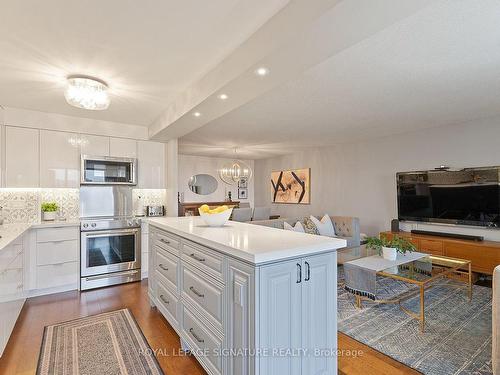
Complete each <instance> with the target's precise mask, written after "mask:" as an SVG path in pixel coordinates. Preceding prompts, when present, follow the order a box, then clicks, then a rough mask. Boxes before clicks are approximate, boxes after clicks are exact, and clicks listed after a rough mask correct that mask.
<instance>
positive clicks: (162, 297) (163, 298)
mask: <svg viewBox="0 0 500 375" xmlns="http://www.w3.org/2000/svg"><path fill="white" fill-rule="evenodd" d="M160 299H161V300H162V301H163V302H165V303H166V304H167V305H168V304H170V301H169V300H167V299H165V297H164V296H163V294H162V295H160Z"/></svg>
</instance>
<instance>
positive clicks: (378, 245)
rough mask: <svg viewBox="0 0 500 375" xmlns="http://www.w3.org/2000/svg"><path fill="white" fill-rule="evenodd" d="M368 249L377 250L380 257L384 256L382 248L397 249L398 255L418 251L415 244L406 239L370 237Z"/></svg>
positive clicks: (367, 243)
mask: <svg viewBox="0 0 500 375" xmlns="http://www.w3.org/2000/svg"><path fill="white" fill-rule="evenodd" d="M366 247H367V248H369V249H374V250H377V251H378V253H379V255H380V254H382V247H390V248H392V249H396V251H397V252H398V253H401V254H406V253H408V252H410V253H411V252H412V251H415V250H417V248H416V247H415V245H414V244H412V243H411V242H410V241H408V240H407V239H406V238H403V237H398V236H394V237H392V238H391V239H387V238H386V237H382V238H378V237H368V238H366Z"/></svg>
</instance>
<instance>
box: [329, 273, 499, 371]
mask: <svg viewBox="0 0 500 375" xmlns="http://www.w3.org/2000/svg"><path fill="white" fill-rule="evenodd" d="M342 281H343V270H342V267H339V289H338V329H339V331H340V332H342V333H344V334H346V335H347V336H349V337H352V338H353V339H355V340H357V341H359V342H361V343H363V344H366V345H368V346H370V347H372V348H374V349H375V350H378V351H379V352H381V353H383V354H386V355H388V356H389V357H392V358H394V359H395V360H397V361H399V362H401V363H404V364H405V365H407V366H409V367H411V368H413V369H415V370H417V371H420V372H422V373H423V374H428V375H452V374H454V375H458V374H460V375H466V374H475V375H487V374H488V375H489V374H492V368H491V342H492V337H491V336H492V333H491V299H492V290H491V289H490V288H486V287H481V286H476V285H475V286H474V288H473V297H472V302H469V299H468V297H467V294H466V291H465V288H464V284H463V283H460V282H457V281H453V280H450V279H441V280H439V281H437V284H436V285H435V286H434V287H432V288H431V289H429V290H427V291H426V294H425V317H426V324H425V332H424V333H421V332H420V330H419V322H418V321H417V320H415V319H412V318H410V317H409V316H408V315H406V314H405V313H403V312H402V311H401V310H400V309H399V307H398V306H397V305H389V304H385V305H384V304H375V303H372V302H364V303H363V308H362V309H357V308H356V307H355V306H354V298H353V297H352V294H350V293H349V292H347V291H345V290H344V289H343V288H342ZM377 283H378V285H379V286H380V288H379V292H380V293H381V294H380V297H381V298H388V297H390V296H393V295H395V294H398V293H400V292H402V291H408V290H411V289H412V288H413V286H411V285H408V284H405V283H403V282H400V281H397V280H392V279H387V278H378V279H377ZM419 298H420V297H419V296H418V295H417V296H415V297H413V298H411V299H410V300H408V301H406V302H405V303H404V305H405V306H406V307H409V308H410V309H411V310H413V311H415V312H418V309H419V306H420V299H419Z"/></svg>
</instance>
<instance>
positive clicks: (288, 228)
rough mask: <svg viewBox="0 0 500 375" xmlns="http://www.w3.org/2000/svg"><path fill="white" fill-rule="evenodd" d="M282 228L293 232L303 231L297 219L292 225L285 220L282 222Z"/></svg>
mask: <svg viewBox="0 0 500 375" xmlns="http://www.w3.org/2000/svg"><path fill="white" fill-rule="evenodd" d="M283 229H285V230H291V231H293V232H299V233H304V226H303V225H302V223H301V222H300V221H297V222H296V223H295V225H294V226H293V227H292V226H291V225H290V224H288V223H287V222H286V221H285V222H284V223H283Z"/></svg>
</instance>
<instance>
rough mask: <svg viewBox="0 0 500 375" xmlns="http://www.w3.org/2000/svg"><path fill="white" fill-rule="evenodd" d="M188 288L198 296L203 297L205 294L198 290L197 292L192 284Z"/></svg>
mask: <svg viewBox="0 0 500 375" xmlns="http://www.w3.org/2000/svg"><path fill="white" fill-rule="evenodd" d="M189 290H190V291H191V292H193V293H194V294H196V295H197V296H198V297H200V298H205V295H204V294H201V293H200V292H198V291H197V290H196V289H195V288H194V286H190V287H189Z"/></svg>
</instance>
